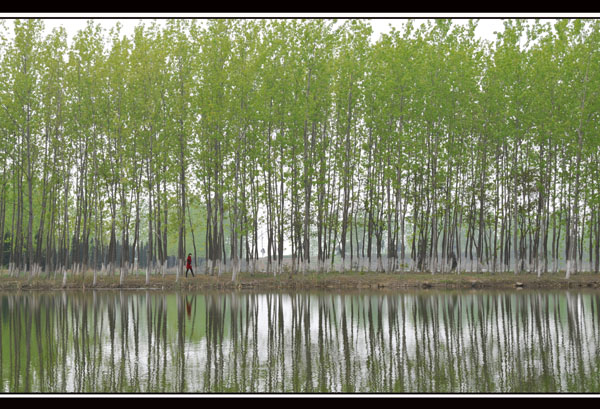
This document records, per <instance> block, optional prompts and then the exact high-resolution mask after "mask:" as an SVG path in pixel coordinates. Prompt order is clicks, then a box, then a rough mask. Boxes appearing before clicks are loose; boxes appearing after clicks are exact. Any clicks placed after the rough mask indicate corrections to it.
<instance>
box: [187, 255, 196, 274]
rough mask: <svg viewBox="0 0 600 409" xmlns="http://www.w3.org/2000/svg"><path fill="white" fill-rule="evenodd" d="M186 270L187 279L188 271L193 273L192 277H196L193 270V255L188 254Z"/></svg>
mask: <svg viewBox="0 0 600 409" xmlns="http://www.w3.org/2000/svg"><path fill="white" fill-rule="evenodd" d="M185 267H186V269H185V278H187V273H188V271H191V273H192V277H195V276H194V270H192V253H190V254H188V256H187V264H186V266H185Z"/></svg>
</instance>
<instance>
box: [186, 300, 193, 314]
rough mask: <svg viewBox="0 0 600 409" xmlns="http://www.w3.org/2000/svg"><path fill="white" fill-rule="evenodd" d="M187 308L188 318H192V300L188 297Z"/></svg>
mask: <svg viewBox="0 0 600 409" xmlns="http://www.w3.org/2000/svg"><path fill="white" fill-rule="evenodd" d="M185 310H186V312H187V316H188V318H190V317H191V316H192V302H191V301H188V299H187V297H185Z"/></svg>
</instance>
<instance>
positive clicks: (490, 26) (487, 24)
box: [0, 13, 600, 42]
mask: <svg viewBox="0 0 600 409" xmlns="http://www.w3.org/2000/svg"><path fill="white" fill-rule="evenodd" d="M599 16H600V13H596V14H593V13H592V14H590V13H578V14H575V13H562V14H557V13H537V14H533V13H520V14H517V13H504V14H494V13H479V14H478V13H471V14H466V13H440V14H436V13H412V14H408V13H339V14H336V13H287V14H286V13H203V14H200V13H180V14H176V13H159V14H157V13H154V14H153V13H96V14H90V13H87V14H86V13H37V14H35V13H18V14H17V13H0V18H5V19H12V18H42V19H44V23H45V26H46V30H47V32H48V33H49V32H50V31H51V30H52V28H54V27H59V26H63V27H64V28H65V29H66V30H67V34H68V37H69V42H70V39H71V38H72V37H73V35H74V34H75V33H77V31H79V30H80V29H82V28H84V27H85V25H86V22H87V20H90V19H92V20H94V21H96V22H100V23H102V25H103V26H104V27H106V29H107V32H108V30H109V29H110V28H111V27H114V26H115V24H116V22H117V21H120V22H121V24H122V26H123V29H122V34H123V35H127V36H130V35H131V34H133V28H134V27H135V26H136V25H138V24H139V22H140V20H142V19H144V20H148V21H150V20H152V19H154V18H157V19H166V18H211V17H233V18H236V17H237V18H242V17H244V18H279V17H287V18H338V19H344V18H369V19H372V20H371V24H372V26H373V31H374V34H373V37H374V40H376V39H378V38H379V36H380V34H381V33H383V32H387V31H389V27H390V25H393V26H396V27H399V26H400V25H402V24H403V23H404V22H405V21H406V19H407V18H415V19H418V20H417V21H416V25H420V22H421V21H423V22H424V21H425V20H424V19H427V18H433V17H444V18H452V19H455V21H456V23H461V22H464V23H466V22H467V21H468V19H469V18H480V21H479V24H478V27H477V31H476V34H477V35H478V36H480V38H482V39H487V40H490V41H493V40H494V39H495V35H494V31H502V27H503V25H502V20H501V19H502V18H541V19H542V21H543V20H546V19H553V18H581V17H599ZM61 17H68V18H61ZM11 26H12V24H11V23H10V22H9V24H8V28H11Z"/></svg>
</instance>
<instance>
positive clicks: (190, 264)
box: [186, 256, 192, 268]
mask: <svg viewBox="0 0 600 409" xmlns="http://www.w3.org/2000/svg"><path fill="white" fill-rule="evenodd" d="M186 267H187V268H192V256H188V258H187V266H186Z"/></svg>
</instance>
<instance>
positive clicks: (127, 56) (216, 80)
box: [0, 19, 600, 280]
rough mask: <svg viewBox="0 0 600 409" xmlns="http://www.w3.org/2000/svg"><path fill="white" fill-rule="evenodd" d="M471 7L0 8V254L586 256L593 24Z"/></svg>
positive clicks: (384, 260)
mask: <svg viewBox="0 0 600 409" xmlns="http://www.w3.org/2000/svg"><path fill="white" fill-rule="evenodd" d="M477 24H478V22H477V21H468V22H461V24H458V23H457V22H456V21H452V20H434V21H425V20H424V21H419V20H417V21H412V20H407V21H405V22H403V24H402V26H401V28H400V29H392V30H391V32H390V33H388V34H384V35H382V36H381V38H379V39H373V38H372V35H371V26H370V23H369V21H368V20H360V19H352V20H344V21H335V20H329V19H307V20H299V19H283V20H279V19H270V20H269V19H268V20H255V19H231V20H229V19H215V20H205V19H167V20H162V21H150V20H146V21H142V22H140V23H139V24H138V26H137V27H136V28H135V30H134V33H133V34H132V35H129V36H128V35H124V34H122V33H121V30H120V27H119V26H116V27H115V28H113V29H111V30H108V31H107V30H104V29H102V28H101V25H100V24H98V23H97V22H94V21H93V20H91V21H89V22H88V24H87V26H86V27H85V29H82V30H80V31H79V32H78V33H77V34H76V35H75V36H74V37H73V38H72V39H68V38H67V35H66V31H65V29H64V28H60V29H54V30H52V31H51V32H50V33H49V34H46V32H45V30H44V21H43V20H36V19H26V20H0V232H1V233H2V248H1V251H0V266H1V267H0V268H3V269H6V270H7V271H8V273H9V274H10V275H13V276H14V275H27V276H29V277H33V276H37V275H42V276H44V275H51V274H63V276H64V277H66V274H67V271H70V272H72V273H73V274H82V273H83V272H90V271H93V274H94V278H96V277H97V274H99V273H100V274H120V276H121V278H123V277H125V276H126V275H127V274H131V273H135V274H138V273H140V272H141V271H145V274H146V279H147V280H148V279H149V277H150V276H151V275H152V274H165V273H166V272H167V267H168V260H169V257H171V258H173V257H174V258H175V259H176V260H177V261H176V267H177V268H175V272H176V273H175V274H177V278H179V275H180V274H181V272H182V267H183V262H184V259H185V257H186V256H187V254H188V253H192V254H193V256H194V259H195V260H197V259H201V260H205V261H204V262H203V265H202V266H201V267H200V268H202V270H203V271H204V272H205V273H208V274H222V273H224V272H228V273H229V272H231V273H232V276H233V279H235V278H236V276H237V275H238V274H240V273H242V272H243V273H246V272H247V273H253V272H254V271H256V269H257V261H258V260H259V259H260V260H261V265H264V266H265V268H266V270H267V271H268V272H269V273H271V274H281V273H283V272H284V271H287V270H288V269H289V271H290V272H291V273H306V272H308V271H331V270H337V271H347V270H353V271H356V270H367V271H379V272H382V271H385V272H408V271H411V272H414V271H421V272H429V273H432V274H434V273H448V272H451V271H452V272H453V273H457V272H458V273H460V272H465V271H472V272H482V271H487V272H514V273H515V274H520V273H524V272H529V273H535V274H538V275H539V274H542V273H556V272H558V271H565V273H566V276H567V277H569V276H570V275H571V274H574V273H576V272H580V271H593V272H596V273H598V271H599V267H600V266H599V263H600V169H599V163H600V162H599V161H600V95H599V90H600V20H579V19H575V20H557V21H556V22H553V23H546V22H540V21H529V20H505V21H504V29H503V30H502V31H501V32H499V33H497V35H496V39H495V40H494V41H485V40H482V39H479V38H478V37H477V36H476V35H475V29H476V27H477ZM171 270H172V269H171Z"/></svg>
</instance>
